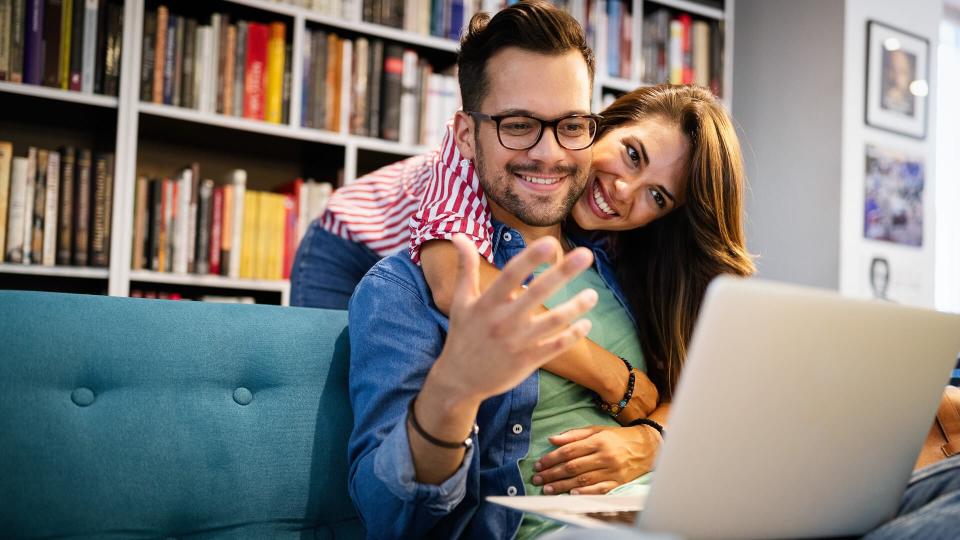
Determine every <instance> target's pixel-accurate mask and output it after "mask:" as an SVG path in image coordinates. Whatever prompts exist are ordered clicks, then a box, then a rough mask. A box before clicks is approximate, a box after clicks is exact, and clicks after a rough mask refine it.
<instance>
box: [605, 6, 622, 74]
mask: <svg viewBox="0 0 960 540" xmlns="http://www.w3.org/2000/svg"><path fill="white" fill-rule="evenodd" d="M606 7H607V28H606V40H607V41H606V46H607V57H606V61H607V75H610V76H611V77H619V76H620V14H621V8H622V7H623V4H622V3H621V2H620V0H607V6H606Z"/></svg>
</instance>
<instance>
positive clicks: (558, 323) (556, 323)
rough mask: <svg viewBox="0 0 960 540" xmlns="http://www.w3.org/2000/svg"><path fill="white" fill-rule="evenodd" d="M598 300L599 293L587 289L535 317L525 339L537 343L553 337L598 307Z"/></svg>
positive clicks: (526, 331)
mask: <svg viewBox="0 0 960 540" xmlns="http://www.w3.org/2000/svg"><path fill="white" fill-rule="evenodd" d="M597 300H598V296H597V291H595V290H593V289H585V290H583V291H580V292H579V293H577V295H576V296H574V297H573V298H571V299H569V300H567V301H566V302H564V303H562V304H560V305H559V306H557V307H555V308H553V309H551V310H549V311H547V312H546V313H540V314H539V315H535V316H534V317H532V318H531V320H530V325H529V326H528V327H527V328H526V330H525V332H524V339H527V340H529V341H530V342H534V343H535V342H538V341H541V340H543V339H544V338H547V337H550V336H552V335H553V334H555V333H557V332H559V331H561V330H563V329H564V328H566V327H567V326H569V325H570V324H571V322H572V321H574V320H576V319H577V318H578V317H581V316H582V315H583V314H584V313H586V312H588V311H590V310H591V309H593V307H594V306H595V305H597Z"/></svg>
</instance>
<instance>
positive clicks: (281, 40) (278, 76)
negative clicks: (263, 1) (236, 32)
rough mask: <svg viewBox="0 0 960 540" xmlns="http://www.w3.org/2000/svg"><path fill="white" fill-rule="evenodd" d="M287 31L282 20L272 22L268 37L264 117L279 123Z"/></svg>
mask: <svg viewBox="0 0 960 540" xmlns="http://www.w3.org/2000/svg"><path fill="white" fill-rule="evenodd" d="M286 32H287V27H286V25H285V24H283V23H282V22H274V23H270V26H269V37H268V38H267V76H266V95H265V98H264V101H265V103H264V119H265V120H266V121H267V122H272V123H274V124H279V123H281V122H283V75H284V72H285V71H286V66H285V65H284V62H285V61H286V43H287V41H286Z"/></svg>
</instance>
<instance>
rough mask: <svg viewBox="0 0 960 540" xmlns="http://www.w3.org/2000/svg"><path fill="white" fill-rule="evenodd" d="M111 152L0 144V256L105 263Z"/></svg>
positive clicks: (7, 259)
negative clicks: (18, 150)
mask: <svg viewBox="0 0 960 540" xmlns="http://www.w3.org/2000/svg"><path fill="white" fill-rule="evenodd" d="M112 194H113V154H99V153H98V154H94V153H93V152H91V151H90V150H88V149H77V148H74V147H71V146H66V147H62V148H60V149H58V150H47V149H43V148H36V147H32V146H31V147H30V148H29V149H28V150H27V155H26V157H14V156H13V145H12V144H11V143H9V142H0V256H2V260H3V261H5V262H9V263H21V264H40V265H44V266H99V267H106V266H107V265H108V263H109V261H110V257H109V255H110V216H111V208H112V201H111V199H112Z"/></svg>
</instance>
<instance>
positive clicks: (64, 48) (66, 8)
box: [57, 0, 73, 90]
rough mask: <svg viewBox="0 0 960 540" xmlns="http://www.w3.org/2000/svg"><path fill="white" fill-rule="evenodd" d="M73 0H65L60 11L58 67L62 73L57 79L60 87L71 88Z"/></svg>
mask: <svg viewBox="0 0 960 540" xmlns="http://www.w3.org/2000/svg"><path fill="white" fill-rule="evenodd" d="M72 28H73V0H63V9H62V11H61V12H60V52H59V59H58V69H59V71H60V73H59V74H58V77H57V79H58V80H59V82H60V89H61V90H67V89H69V88H70V46H71V42H72V40H73V35H72V32H71V30H72Z"/></svg>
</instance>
